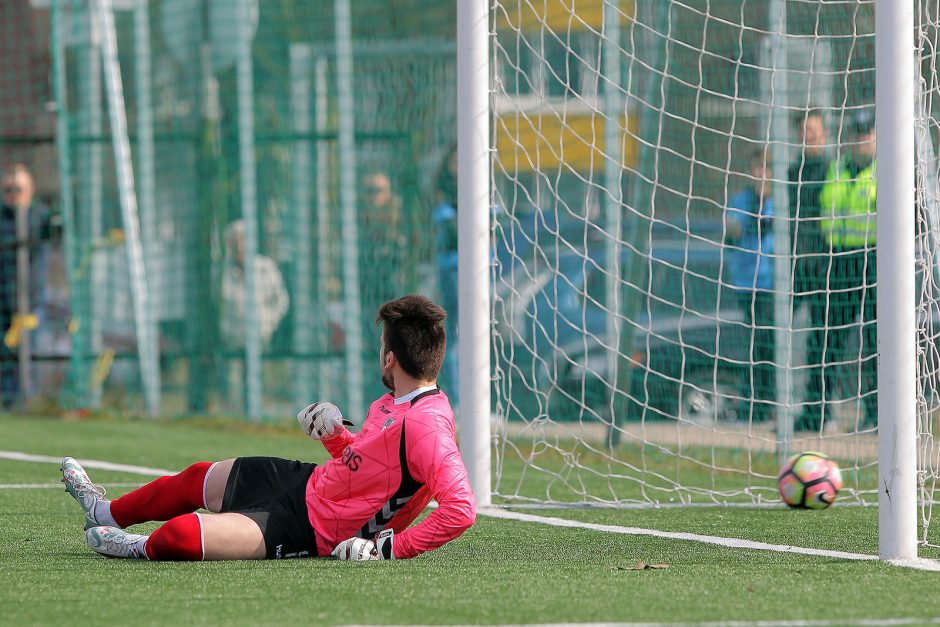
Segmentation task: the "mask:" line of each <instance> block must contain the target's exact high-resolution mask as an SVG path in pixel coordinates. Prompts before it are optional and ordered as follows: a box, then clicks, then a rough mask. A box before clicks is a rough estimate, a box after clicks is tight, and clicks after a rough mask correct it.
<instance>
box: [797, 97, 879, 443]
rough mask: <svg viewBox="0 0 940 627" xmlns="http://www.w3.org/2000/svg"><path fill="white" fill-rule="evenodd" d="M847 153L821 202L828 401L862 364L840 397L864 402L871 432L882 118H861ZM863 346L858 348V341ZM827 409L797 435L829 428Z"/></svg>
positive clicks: (835, 165) (862, 114)
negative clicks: (826, 252)
mask: <svg viewBox="0 0 940 627" xmlns="http://www.w3.org/2000/svg"><path fill="white" fill-rule="evenodd" d="M848 135H849V137H848V139H849V142H848V146H847V150H843V152H842V154H841V155H840V156H839V157H838V158H837V159H835V160H834V161H833V162H832V163H831V164H830V165H829V171H828V172H827V174H826V181H825V183H824V184H823V187H822V190H821V192H820V195H819V201H820V208H821V211H820V225H819V226H820V231H821V232H822V234H823V237H824V239H825V240H826V243H827V244H828V246H829V248H830V250H831V254H830V256H829V260H828V264H826V267H825V268H824V270H825V271H826V277H825V281H826V292H827V303H826V305H827V306H826V350H825V355H824V357H823V369H824V381H825V392H824V401H826V400H830V399H831V398H832V396H833V394H834V392H835V390H836V388H837V386H838V379H837V377H836V374H837V371H838V370H839V369H842V368H845V367H847V366H850V365H851V364H854V363H857V362H858V360H859V357H860V358H861V360H862V363H861V373H860V374H861V376H860V377H859V376H858V374H859V373H858V372H855V373H852V374H850V375H847V376H845V377H844V378H843V380H842V382H841V384H842V390H841V396H842V397H843V398H846V397H861V399H862V406H863V408H864V423H863V425H862V426H864V427H873V426H874V425H875V424H876V423H877V418H878V397H877V358H876V355H875V353H876V350H877V337H876V326H875V283H876V272H875V241H876V233H875V198H876V192H877V184H876V180H875V116H874V113H873V111H872V110H871V109H863V110H860V111H857V112H856V113H855V114H854V116H853V118H852V120H851V124H850V126H849V133H848ZM853 337H854V338H857V342H853V341H852V338H853ZM824 407H825V402H824V403H822V406H821V407H807V408H806V410H807V411H805V412H804V413H803V415H802V416H801V418H800V420H798V421H797V428H799V429H802V430H818V429H821V428H822V427H823V426H824V420H823V419H824V417H825V409H824Z"/></svg>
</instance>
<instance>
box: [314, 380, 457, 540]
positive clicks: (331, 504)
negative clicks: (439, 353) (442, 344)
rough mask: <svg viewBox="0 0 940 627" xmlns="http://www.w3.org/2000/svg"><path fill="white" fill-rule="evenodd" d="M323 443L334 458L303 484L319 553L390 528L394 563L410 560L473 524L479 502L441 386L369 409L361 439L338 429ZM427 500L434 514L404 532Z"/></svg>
mask: <svg viewBox="0 0 940 627" xmlns="http://www.w3.org/2000/svg"><path fill="white" fill-rule="evenodd" d="M323 445H324V446H325V447H326V450H327V451H328V452H329V453H330V455H331V456H332V458H333V459H331V460H329V461H328V462H326V463H325V464H323V465H321V466H317V467H316V469H314V471H313V474H312V475H311V476H310V481H309V482H308V483H307V513H308V515H309V517H310V524H311V525H312V526H313V529H314V531H315V532H316V538H317V554H318V555H320V556H322V557H325V556H327V555H329V554H330V552H332V550H333V548H334V547H336V545H337V544H339V543H340V542H342V541H343V540H348V539H349V538H352V537H354V536H358V537H361V538H368V539H370V540H371V539H373V538H374V537H375V536H376V534H378V533H379V532H380V531H382V530H383V529H385V528H388V527H390V528H392V529H394V530H395V540H394V544H393V546H394V551H395V557H396V558H408V557H414V556H415V555H418V554H419V553H423V552H425V551H430V550H432V549H436V548H437V547H439V546H441V545H442V544H444V543H445V542H449V541H450V540H453V539H454V538H456V537H457V536H459V535H460V534H462V533H463V532H464V531H466V530H467V528H469V527H470V525H472V524H473V522H474V520H475V518H476V503H475V501H474V498H473V492H472V491H471V489H470V481H469V479H468V477H467V469H466V468H464V465H463V460H462V459H461V458H460V452H459V451H458V450H457V436H456V428H455V426H454V412H453V410H452V409H451V406H450V401H449V400H448V399H447V396H446V395H445V394H444V393H443V392H442V391H441V390H440V389H439V388H434V389H431V390H427V391H424V392H422V393H419V394H418V395H417V396H415V397H414V398H413V399H411V400H410V401H406V402H404V403H401V404H399V405H396V404H395V399H394V397H393V396H392V395H391V394H386V395H385V396H382V397H381V398H379V399H378V400H377V401H375V402H374V403H372V406H371V407H369V413H368V415H367V416H366V419H365V421H364V422H363V424H362V430H361V431H360V432H359V433H357V434H353V433H350V432H349V431H347V430H346V429H342V430H341V431H340V433H339V435H336V436H334V437H332V438H330V439H329V440H325V441H324V442H323ZM432 498H434V499H436V500H437V502H438V507H437V509H435V510H434V511H433V512H431V514H430V515H429V516H428V517H427V518H425V519H424V520H422V521H421V522H420V523H419V524H417V525H415V526H414V527H413V528H411V529H409V528H408V525H410V524H411V523H412V522H414V520H415V518H417V517H418V515H419V514H420V513H421V512H422V511H423V510H424V508H425V506H426V505H427V504H428V501H430V500H431V499H432Z"/></svg>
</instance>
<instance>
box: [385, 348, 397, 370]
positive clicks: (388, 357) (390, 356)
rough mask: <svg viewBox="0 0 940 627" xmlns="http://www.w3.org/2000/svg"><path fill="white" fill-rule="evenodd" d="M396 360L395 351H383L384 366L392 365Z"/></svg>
mask: <svg viewBox="0 0 940 627" xmlns="http://www.w3.org/2000/svg"><path fill="white" fill-rule="evenodd" d="M397 361H398V360H397V359H395V353H393V352H392V351H388V352H387V353H385V367H386V368H388V367H390V366H393V365H394V364H395V363H396V362H397Z"/></svg>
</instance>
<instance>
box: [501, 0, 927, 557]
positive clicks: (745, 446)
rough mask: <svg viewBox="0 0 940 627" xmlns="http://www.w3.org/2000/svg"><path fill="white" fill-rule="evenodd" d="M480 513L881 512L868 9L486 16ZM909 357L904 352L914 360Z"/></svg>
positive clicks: (786, 6) (688, 5) (582, 10)
mask: <svg viewBox="0 0 940 627" xmlns="http://www.w3.org/2000/svg"><path fill="white" fill-rule="evenodd" d="M920 4H921V5H922V6H921V7H920V9H919V12H918V13H917V16H916V20H917V24H918V35H919V37H918V40H917V41H918V45H919V46H920V49H919V51H918V52H919V54H920V55H921V60H922V63H921V69H922V70H923V71H922V78H921V79H920V80H919V81H917V84H918V86H919V87H918V90H919V97H918V112H917V120H916V129H917V157H918V160H917V173H918V186H917V206H916V207H914V208H910V209H909V210H911V211H916V218H917V220H916V223H917V248H916V250H917V322H918V336H919V337H918V346H917V351H918V364H919V365H918V368H919V370H918V386H917V390H918V405H917V411H918V428H919V435H920V445H919V451H918V455H919V462H918V463H919V467H918V468H919V471H920V480H921V487H922V488H923V489H922V491H921V497H922V499H921V512H922V522H923V525H922V530H921V535H920V540H921V541H922V542H936V538H934V537H933V536H931V535H929V534H928V531H929V526H930V525H929V522H930V518H931V513H932V504H933V486H934V484H935V482H936V478H937V466H938V463H937V450H936V448H935V446H934V444H933V439H932V432H933V429H932V425H933V424H934V423H935V422H936V415H937V400H938V399H937V395H936V385H937V378H936V377H937V365H938V353H937V351H936V339H935V338H936V331H937V323H938V321H940V319H938V315H940V311H938V308H937V297H938V282H937V278H938V266H937V262H938V258H937V256H936V253H937V234H938V231H937V227H938V222H937V220H938V214H937V209H938V206H937V197H938V189H937V175H938V167H937V166H938V163H937V159H936V143H937V137H938V135H937V133H938V130H940V129H938V125H937V118H936V111H935V107H936V106H937V105H938V104H940V103H937V102H935V101H936V98H934V95H935V94H936V93H937V89H938V82H937V73H936V67H935V63H936V61H935V57H934V55H933V52H932V51H933V50H934V49H935V45H936V44H937V21H936V20H937V14H936V7H935V6H934V5H931V4H930V3H920ZM492 29H493V35H492V37H491V45H492V49H491V62H492V74H493V85H494V93H493V98H492V109H493V122H492V145H493V157H492V168H493V175H492V194H493V198H494V204H495V206H496V210H495V216H496V217H495V226H494V242H495V243H494V245H495V250H494V255H493V260H494V263H493V271H492V279H493V292H494V299H493V325H494V355H495V380H496V384H495V388H496V395H495V396H496V400H495V407H496V410H495V416H496V420H497V422H496V426H495V432H496V434H497V438H496V441H497V443H498V445H497V460H496V478H495V481H494V490H493V494H494V500H496V501H497V502H503V503H513V504H518V505H524V504H538V505H558V504H566V505H568V504H582V505H598V506H605V505H609V506H630V505H643V504H673V503H675V504H708V503H722V504H735V503H747V504H760V503H767V502H779V497H778V494H777V488H776V473H777V470H778V468H779V466H780V464H781V462H782V461H783V460H785V459H786V458H787V457H788V456H789V455H791V454H794V453H797V452H801V451H806V450H815V451H821V452H823V453H825V454H827V455H830V456H832V457H834V458H835V459H836V460H837V461H838V462H839V464H840V466H841V468H842V470H843V475H844V479H845V484H846V487H845V490H844V492H843V495H842V496H841V497H840V498H841V499H842V500H844V501H847V502H857V503H874V502H876V501H877V489H876V469H877V356H876V346H877V345H876V337H877V333H876V326H875V321H876V316H875V309H876V308H875V305H876V302H875V300H876V299H875V286H876V281H877V280H882V281H890V280H891V278H890V277H876V273H875V245H876V241H877V233H876V229H875V214H874V210H875V205H874V201H875V197H876V186H875V182H874V177H873V173H874V163H873V161H874V148H875V139H876V138H875V136H874V81H875V72H874V64H875V54H874V49H875V48H874V44H875V41H874V3H873V2H864V1H863V2H854V1H853V2H831V3H816V2H812V3H807V2H792V1H791V2H784V1H783V0H780V1H773V2H752V1H747V0H744V1H742V0H719V1H718V2H680V1H669V2H652V3H649V2H646V3H633V2H629V1H628V0H596V1H593V2H577V3H573V2H566V1H564V0H539V1H536V2H533V1H531V0H497V1H496V2H494V3H493V10H492ZM912 350H913V347H912Z"/></svg>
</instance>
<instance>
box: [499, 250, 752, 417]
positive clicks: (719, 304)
mask: <svg viewBox="0 0 940 627" xmlns="http://www.w3.org/2000/svg"><path fill="white" fill-rule="evenodd" d="M716 240H717V241H716ZM568 241H570V240H568ZM651 241H652V244H651V246H650V247H649V251H648V252H647V253H646V254H643V253H640V252H638V251H634V250H631V249H630V248H628V247H621V248H622V252H621V253H620V260H619V268H616V267H612V266H614V264H613V263H605V259H606V258H608V257H609V256H610V253H609V252H608V251H607V250H605V249H604V246H605V243H604V242H603V241H595V242H586V243H584V244H583V248H581V249H578V248H576V247H574V246H570V245H569V246H565V248H564V249H562V250H557V249H556V250H552V251H547V252H546V251H545V250H542V249H539V250H537V251H528V252H526V253H525V256H524V257H523V256H522V255H518V256H515V257H513V256H510V257H509V259H510V261H509V262H506V261H505V259H504V260H501V261H498V262H497V264H498V267H497V271H496V276H497V288H496V296H497V297H496V307H495V310H496V311H495V313H496V322H495V324H496V332H497V345H496V352H497V355H496V364H497V368H498V370H499V373H500V374H499V376H498V377H497V379H498V382H499V385H502V386H503V389H502V390H501V392H502V394H501V395H500V396H501V397H502V398H503V399H505V400H506V402H507V404H508V407H507V414H508V416H509V417H510V419H513V418H524V419H527V420H532V419H535V418H538V417H550V418H551V419H552V420H555V421H563V420H585V419H587V420H590V419H597V420H602V421H604V422H606V423H608V424H612V423H614V422H615V420H616V421H624V420H638V419H641V418H643V419H679V420H685V421H689V422H693V423H698V424H710V423H714V422H715V421H733V420H739V419H743V418H745V417H744V416H743V414H742V406H743V405H744V402H745V399H743V398H742V395H741V390H742V389H744V381H745V379H744V377H745V376H747V366H746V365H747V363H748V362H749V358H748V351H749V345H750V330H749V327H748V326H746V325H745V324H744V315H743V312H742V311H741V309H740V308H739V306H738V305H737V301H736V300H735V299H734V294H732V293H731V290H730V289H728V288H727V287H722V282H721V280H720V277H721V274H722V269H723V268H722V256H721V245H720V243H719V242H720V239H719V238H717V237H716V238H714V239H712V238H708V237H702V238H686V239H683V240H676V239H668V238H657V237H656V234H655V233H654V237H653V239H652V240H651ZM633 264H638V267H636V266H635V265H633ZM612 276H613V277H616V278H617V283H616V284H617V285H619V290H618V292H616V293H614V294H612V293H610V292H609V290H610V289H611V287H610V284H611V281H610V277H612ZM623 278H626V279H627V280H626V281H624V280H623ZM631 281H635V283H632V282H631ZM613 298H616V299H617V301H618V302H617V306H616V307H613V306H611V305H610V304H609V303H611V302H613ZM615 310H616V311H615ZM612 322H616V323H617V324H618V325H619V330H618V329H615V328H614V327H613V324H612ZM614 366H616V367H617V369H621V368H622V369H625V371H622V372H621V374H620V377H619V378H620V380H621V384H620V385H618V382H617V380H616V379H617V378H618V377H616V376H615V374H614V369H613V368H614ZM625 381H629V386H628V389H627V386H626V385H623V382H625ZM615 392H616V394H617V395H616V396H615V395H614V394H615ZM615 407H616V408H617V409H616V411H615V409H614V408H615ZM615 413H616V416H615V415H614V414H615Z"/></svg>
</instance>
